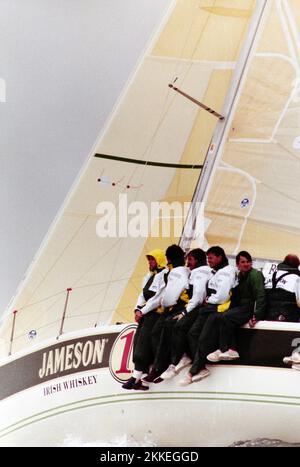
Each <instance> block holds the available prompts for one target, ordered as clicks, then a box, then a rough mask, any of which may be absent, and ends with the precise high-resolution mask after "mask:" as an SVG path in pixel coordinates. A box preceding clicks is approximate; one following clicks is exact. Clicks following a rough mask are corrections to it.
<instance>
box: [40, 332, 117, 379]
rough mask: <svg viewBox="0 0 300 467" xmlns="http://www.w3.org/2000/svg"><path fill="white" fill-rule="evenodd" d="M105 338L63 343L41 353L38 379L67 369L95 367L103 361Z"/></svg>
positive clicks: (58, 373)
mask: <svg viewBox="0 0 300 467" xmlns="http://www.w3.org/2000/svg"><path fill="white" fill-rule="evenodd" d="M107 341H108V340H107V339H104V338H103V339H95V340H87V341H86V342H80V341H79V342H76V343H71V344H68V345H63V346H60V347H58V348H55V349H51V350H48V351H47V352H44V353H43V358H42V365H41V367H40V368H39V371H38V375H39V378H40V379H43V378H45V377H48V376H50V375H51V376H53V375H60V374H61V373H65V372H66V371H69V370H73V371H74V370H82V369H86V368H91V367H97V366H98V365H100V364H101V363H102V362H103V355H104V350H105V346H106V344H107Z"/></svg>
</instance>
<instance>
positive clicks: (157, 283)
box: [135, 269, 167, 310]
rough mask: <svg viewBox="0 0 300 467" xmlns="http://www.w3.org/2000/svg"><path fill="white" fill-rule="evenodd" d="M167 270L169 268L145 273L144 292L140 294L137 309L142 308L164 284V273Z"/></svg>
mask: <svg viewBox="0 0 300 467" xmlns="http://www.w3.org/2000/svg"><path fill="white" fill-rule="evenodd" d="M166 272H167V269H161V270H158V271H157V272H151V271H149V272H148V273H147V274H146V275H145V277H144V279H143V283H142V292H141V293H140V295H139V296H138V299H137V303H136V305H135V309H138V310H140V309H141V308H142V307H143V306H144V305H145V304H146V302H147V301H148V300H149V299H150V298H151V297H153V296H154V295H155V294H156V293H157V292H158V291H159V290H160V288H161V287H163V286H164V274H165V273H166Z"/></svg>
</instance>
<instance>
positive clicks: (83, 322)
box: [1, 0, 297, 355]
mask: <svg viewBox="0 0 300 467" xmlns="http://www.w3.org/2000/svg"><path fill="white" fill-rule="evenodd" d="M262 3H263V4H264V3H267V2H261V1H258V2H256V1H255V0H176V1H174V2H173V4H172V6H171V8H170V10H169V12H168V14H167V16H166V18H165V19H164V20H163V22H162V25H161V26H160V27H159V31H158V32H157V33H156V35H155V37H154V39H153V41H152V43H151V44H150V46H149V48H148V50H147V51H146V53H145V55H144V57H143V60H142V61H141V63H140V64H139V66H138V67H137V70H136V71H135V74H134V76H133V78H132V80H131V81H130V83H129V85H128V86H127V88H126V90H125V92H124V93H123V96H122V98H121V99H120V102H119V104H118V106H117V108H116V110H115V111H114V113H113V115H112V117H111V119H110V121H109V123H108V125H107V127H106V129H105V131H104V132H103V135H102V136H101V138H100V139H99V141H98V142H97V143H96V145H95V147H94V148H93V151H92V153H91V157H90V158H89V160H88V163H87V164H86V166H85V168H84V169H83V171H82V173H81V176H80V178H79V180H78V182H77V184H76V186H75V187H74V189H73V190H72V192H71V193H70V195H69V197H68V199H67V200H66V202H65V204H64V207H63V208H62V210H61V213H60V215H59V217H58V219H57V220H56V222H55V223H54V225H53V227H52V228H51V230H50V233H49V235H48V236H47V238H46V240H45V241H44V243H43V245H42V247H41V249H40V252H39V253H38V254H37V256H36V258H35V260H34V262H33V264H32V265H31V267H30V270H29V272H28V274H27V277H26V278H25V281H24V283H23V285H22V286H21V288H20V290H19V292H18V293H17V295H16V297H15V299H14V300H13V303H12V305H11V307H10V309H9V310H8V313H7V314H6V317H5V320H4V323H3V325H2V333H1V344H2V345H1V353H2V355H7V353H8V352H9V351H13V352H16V351H18V350H20V349H22V348H25V347H28V346H29V345H31V342H37V341H42V340H45V339H47V338H50V337H52V338H53V336H58V335H59V333H60V332H70V331H73V330H78V329H83V328H87V327H91V326H99V325H101V324H103V323H109V322H115V321H123V322H124V321H130V320H132V307H133V305H134V303H135V300H136V297H137V294H138V293H139V289H140V284H141V279H142V277H143V275H144V274H145V254H146V253H147V251H149V249H152V248H153V247H156V248H157V247H159V248H165V247H166V246H167V245H168V244H170V243H172V242H177V241H178V240H179V236H180V233H177V232H176V233H171V234H170V235H169V236H167V237H164V236H163V234H162V232H160V235H158V236H156V237H151V236H150V235H148V234H147V235H148V236H147V235H145V236H143V237H140V236H131V237H130V236H128V235H127V232H126V229H127V226H126V225H127V224H126V222H125V224H126V225H125V224H124V223H123V224H122V223H121V225H120V223H117V225H115V224H110V222H111V220H112V217H113V216H114V210H113V209H112V210H111V211H110V215H108V216H107V224H109V225H112V229H113V230H114V229H115V232H113V233H115V235H112V236H108V237H105V238H104V237H103V236H99V235H97V224H98V221H99V219H100V214H101V212H102V211H101V209H102V207H103V205H102V207H101V208H99V203H101V202H106V203H110V205H109V206H110V207H112V206H115V207H117V209H116V212H117V214H118V215H119V214H120V212H121V213H122V214H124V211H126V207H127V206H129V205H131V206H132V203H136V202H143V203H148V204H149V203H151V202H154V201H159V202H163V201H167V202H168V203H172V202H174V201H176V202H179V203H181V204H182V203H184V202H187V201H190V200H191V199H192V197H193V194H194V191H195V188H196V186H197V183H198V180H199V175H200V172H201V169H200V167H201V166H202V164H203V163H204V161H205V158H206V154H207V149H208V148H209V147H210V143H211V140H212V138H213V135H214V132H215V131H217V132H218V131H220V129H221V128H227V127H226V125H227V122H228V119H229V118H230V116H229V115H228V116H226V117H227V118H225V120H224V121H218V120H217V119H216V117H215V116H214V115H211V114H210V113H208V112H206V111H205V110H203V109H202V108H200V107H199V106H197V105H195V104H194V103H193V102H191V101H190V100H189V99H186V98H184V97H183V96H182V95H180V94H178V93H176V92H174V90H173V89H171V88H170V87H169V86H168V85H169V84H170V83H174V82H176V86H178V88H180V89H182V90H183V91H184V92H185V93H187V94H188V95H190V96H193V98H195V99H196V100H199V101H201V102H203V103H205V104H206V105H207V106H208V107H210V108H212V109H214V110H215V111H216V112H218V113H220V114H222V111H223V107H224V105H225V103H226V96H227V95H228V93H229V91H230V90H232V83H233V76H234V72H235V68H236V64H237V63H238V60H239V57H240V54H241V51H242V49H243V47H245V46H246V47H247V39H248V35H249V29H250V26H251V25H252V22H253V21H254V20H255V21H257V18H256V17H255V13H256V12H257V9H258V8H260V9H261V5H262ZM277 3H278V5H277V8H280V7H281V2H276V4H277ZM282 3H289V5H288V6H289V12H290V10H292V12H294V14H296V13H295V11H296V10H295V5H294V3H295V2H292V1H291V2H282ZM290 4H291V5H290ZM292 7H294V9H293V8H292ZM273 16H274V13H273ZM273 16H272V14H271V16H270V18H269V19H270V21H271V23H272V25H273V23H274V21H275V20H274V18H273ZM294 21H296V19H294ZM265 24H266V26H265V32H264V35H263V36H262V38H264V37H265V42H267V43H270V44H272V45H273V41H272V38H269V39H268V35H270V34H271V32H270V31H272V30H273V28H272V27H271V26H270V27H269V26H268V24H269V22H268V21H267V22H266V23H265ZM275 24H276V21H275ZM284 24H285V25H286V23H284ZM279 25H280V24H279ZM276 40H278V41H279V38H278V37H277V38H276ZM261 44H262V45H261V47H262V48H261V49H260V50H259V53H260V54H265V53H266V52H265V51H264V49H263V41H262V43H261ZM274 53H275V52H272V53H271V55H272V54H274ZM276 53H277V52H276ZM280 53H281V54H282V53H283V51H281V52H280ZM287 53H288V50H287ZM257 60H259V57H257ZM293 60H294V57H293ZM274 61H275V62H276V60H275V57H273V55H272V57H271V58H270V66H271V62H272V63H274ZM261 62H263V60H261ZM282 62H284V65H286V64H287V65H288V66H289V67H290V68H291V65H290V62H291V60H282V61H281V62H280V72H281V68H282V67H283V65H282ZM292 68H293V67H292ZM250 71H251V72H252V75H253V73H254V72H255V69H252V67H251V70H250ZM277 75H279V72H278V71H277V73H276V76H275V77H274V79H270V83H271V84H272V86H273V88H274V89H275V91H277V89H278V88H277V86H279V84H280V85H282V86H286V87H285V88H284V89H287V88H288V84H287V82H286V81H285V80H286V77H287V75H288V72H287V75H286V74H285V77H284V78H285V80H283V79H282V80H281V79H279V76H277ZM249 76H250V78H249V79H251V73H250V75H249ZM288 76H289V75H288ZM294 76H296V75H295V74H294V75H293V76H292V77H293V78H294ZM275 78H277V80H276V81H275ZM258 79H259V76H258ZM283 81H284V83H283ZM277 82H278V84H277ZM248 83H250V81H247V82H246V85H245V92H246V93H249V90H248V88H249V86H250V92H252V90H251V84H248ZM290 83H291V79H290V80H289V84H290ZM260 84H261V81H260ZM263 85H264V83H262V88H263ZM273 88H272V89H273ZM280 89H281V88H280ZM243 95H245V96H247V94H243ZM265 97H266V94H264V96H263V98H265ZM270 97H274V98H275V96H273V94H272V93H271V96H270ZM244 99H245V98H244ZM246 100H247V99H246ZM283 101H284V96H282V95H281V94H280V99H279V97H278V96H277V97H276V102H277V107H276V109H277V112H278V113H277V114H280V105H284V106H285V105H286V102H283ZM243 102H245V100H243V98H241V99H240V106H239V108H238V111H237V113H236V117H235V118H236V121H235V123H234V127H232V128H235V129H234V130H233V129H232V131H231V134H230V136H229V140H228V142H227V145H229V144H232V145H236V146H237V145H238V144H241V148H242V149H241V150H240V152H238V151H235V153H234V154H235V159H234V158H233V159H231V150H230V151H229V150H227V151H225V152H224V155H226V160H225V159H224V162H221V159H220V158H219V163H218V168H217V169H216V170H215V177H214V182H213V186H212V191H211V193H212V195H211V196H210V197H209V199H208V205H207V210H206V217H207V219H208V221H209V222H210V224H209V227H208V230H207V232H206V234H207V240H208V242H209V243H211V244H212V243H216V242H217V243H220V244H222V245H224V246H225V248H227V249H229V250H230V251H229V253H230V252H234V250H235V249H236V248H237V245H238V243H237V242H235V244H234V245H233V243H234V242H232V241H231V237H232V233H228V234H227V231H226V229H227V227H226V225H227V224H228V222H227V217H228V218H230V219H233V221H231V220H230V222H229V223H230V226H229V227H230V228H231V222H233V225H235V224H234V222H235V219H236V218H238V222H239V223H240V224H241V223H244V219H245V217H246V219H247V221H248V223H249V226H250V222H249V219H250V213H249V211H251V213H252V214H254V209H253V208H252V200H253V198H252V195H251V192H250V191H249V190H248V191H247V190H246V188H247V187H248V185H247V183H248V184H249V186H250V187H252V183H250V182H249V176H245V177H244V178H243V176H244V175H243V174H244V173H243V170H244V169H242V168H240V167H238V164H239V163H240V162H241V161H240V160H238V159H239V157H240V153H241V152H243V151H245V150H246V149H245V146H244V145H243V144H244V142H243V141H242V142H240V140H241V139H242V138H244V134H245V130H246V131H248V130H249V129H250V128H249V119H251V115H252V116H253V112H252V114H249V113H248V110H247V109H245V104H243ZM248 102H250V103H251V102H252V103H254V98H253V97H252V96H250V99H248ZM262 104H263V102H262V103H261V105H262ZM289 109H290V108H289ZM292 109H294V107H293V106H292V105H291V110H292ZM254 113H255V114H256V113H257V118H252V126H251V131H252V132H251V138H252V139H253V138H254V139H255V140H256V139H259V135H257V134H256V133H255V128H254V127H256V126H257V125H256V123H258V124H259V125H261V124H262V121H263V116H264V109H260V112H259V111H258V110H256V108H255V109H254ZM267 113H268V112H267ZM271 113H272V112H271ZM275 113H276V112H275ZM277 114H276V115H277ZM272 115H273V114H272ZM280 115H281V114H280ZM288 117H289V121H290V119H291V118H292V115H290V114H289V116H288ZM278 118H279V117H278ZM273 120H274V115H273V118H271V115H269V113H268V121H269V122H273ZM281 120H283V118H282V119H281ZM239 121H242V122H244V123H243V125H241V124H240V123H239ZM277 126H280V125H277ZM285 128H286V127H285ZM268 130H269V127H268V126H267V124H264V131H265V133H264V136H263V138H264V139H268V138H270V135H269V134H268ZM266 135H267V136H266ZM246 136H247V140H248V139H250V136H249V134H248V133H246ZM284 138H285V139H286V135H283V138H282V139H281V144H282V145H283V146H284V141H283V140H284ZM232 140H233V141H232ZM236 140H238V142H237V141H236ZM263 143H265V142H263ZM272 143H273V141H272ZM249 144H250V143H249ZM251 144H252V143H251ZM259 144H261V146H260V147H266V148H267V147H271V146H267V145H266V144H262V143H259ZM273 144H274V143H273ZM247 147H248V146H247ZM250 147H251V148H252V146H250ZM226 148H227V146H226ZM251 152H254V155H255V154H256V153H255V151H252V149H251ZM257 152H258V153H260V149H257ZM246 153H247V152H246ZM290 153H291V151H290ZM290 153H289V156H288V157H289V158H290V160H292V158H293V160H294V159H295V160H296V159H297V154H296V150H295V151H294V152H293V151H292V155H291V154H290ZM248 154H249V149H248ZM272 154H273V152H272ZM208 157H209V153H208ZM249 157H250V156H249ZM251 157H252V154H251ZM247 159H248V157H247ZM234 164H236V167H235V169H234V170H233V169H231V167H233V166H234ZM252 165H253V166H255V162H254V163H252ZM199 166H200V167H199ZM292 170H293V169H292ZM226 171H227V172H228V176H227V172H226ZM219 174H221V178H220V177H219V179H218V176H219ZM251 176H252V174H251ZM291 176H292V177H295V178H296V176H295V172H294V174H292V175H291ZM239 177H241V178H243V180H244V179H245V180H246V182H244V181H243V183H242V186H241V187H240V190H239V191H238V190H237V188H236V186H235V187H234V188H232V186H233V185H232V184H233V183H234V184H235V185H238V183H236V181H237V182H238V181H239ZM253 177H254V175H253ZM271 178H272V177H271ZM218 180H220V181H218ZM266 183H267V182H266ZM244 186H245V189H244ZM220 187H222V189H224V192H223V191H222V192H221V191H220V190H219V188H220ZM280 189H281V188H280ZM295 190H296V188H295ZM241 191H242V193H241V194H240V192H241ZM214 193H215V194H214ZM125 195H126V203H127V205H126V206H125V204H122V202H121V205H120V199H121V200H123V199H125V198H122V196H125ZM293 196H294V194H293ZM241 197H242V198H243V199H246V198H247V199H249V200H250V201H249V205H248V204H247V205H246V207H245V208H244V211H243V214H242V215H241V214H240V212H239V209H237V210H234V209H233V208H231V205H234V202H236V199H238V208H239V207H240V204H239V203H240V202H241V200H240V198H241ZM134 206H135V207H136V208H137V206H138V205H136V204H135V205H134ZM245 212H246V213H249V214H248V216H245ZM227 213H228V216H227ZM102 214H103V212H102ZM129 214H130V213H129ZM132 214H134V212H131V215H132ZM294 215H295V216H296V211H295V213H294ZM129 217H130V216H129ZM169 217H170V218H172V217H173V218H174V217H176V215H172V213H170V215H169ZM270 217H271V216H270ZM219 219H221V220H222V222H220V223H219V221H218V220H219ZM257 219H258V220H259V217H258V218H257ZM131 220H132V224H134V222H136V221H135V220H134V219H131ZM169 220H170V219H159V216H158V218H157V219H156V221H155V222H157V223H159V222H161V221H162V223H163V224H164V223H165V222H169ZM223 220H225V222H223ZM171 221H174V219H171ZM294 221H295V222H296V219H294ZM129 222H130V219H129ZM226 222H227V224H226ZM268 222H269V223H270V222H271V220H269V221H268ZM272 222H273V223H274V219H273V220H272ZM131 227H134V225H131ZM236 231H237V237H238V238H239V233H240V231H238V229H236ZM244 231H245V232H246V228H245V229H244ZM247 232H248V230H247ZM228 239H229V240H228ZM230 241H231V243H230ZM238 246H239V245H238ZM241 246H244V243H241ZM251 246H252V245H250V244H249V249H250V250H251V251H253V248H250V247H251ZM258 248H259V247H258ZM256 253H257V250H255V254H256ZM264 254H265V255H266V254H268V251H264ZM70 289H72V290H70ZM14 311H16V313H13V312H14ZM63 313H64V316H65V320H64V323H63V327H61V324H62V321H61V320H62V315H63ZM13 324H14V327H13V329H12V325H13ZM12 331H13V332H12ZM34 336H35V337H36V338H35V339H33V340H30V338H31V337H34Z"/></svg>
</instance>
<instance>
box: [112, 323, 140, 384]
mask: <svg viewBox="0 0 300 467" xmlns="http://www.w3.org/2000/svg"><path fill="white" fill-rule="evenodd" d="M136 328H137V325H136V324H130V325H129V326H127V327H126V328H125V329H123V331H122V332H121V333H120V334H119V335H118V337H117V339H116V340H115V342H114V345H113V347H112V349H111V353H110V358H109V369H110V372H111V375H112V376H113V378H114V379H116V380H117V381H118V382H119V383H124V382H125V381H127V380H128V379H129V378H130V376H131V374H132V371H133V368H134V364H133V361H132V352H133V341H134V335H135V332H136Z"/></svg>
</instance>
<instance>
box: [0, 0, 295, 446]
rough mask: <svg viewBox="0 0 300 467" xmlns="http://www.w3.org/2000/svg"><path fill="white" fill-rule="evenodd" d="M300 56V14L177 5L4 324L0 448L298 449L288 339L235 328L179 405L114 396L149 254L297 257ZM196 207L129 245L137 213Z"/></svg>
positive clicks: (174, 395) (218, 0)
mask: <svg viewBox="0 0 300 467" xmlns="http://www.w3.org/2000/svg"><path fill="white" fill-rule="evenodd" d="M299 44H300V15H299V9H298V0H174V1H173V3H172V5H171V7H170V9H169V11H168V13H167V14H166V16H165V17H164V18H163V20H162V22H161V24H160V26H159V28H158V31H157V32H156V33H155V35H154V37H153V40H152V42H151V44H150V45H149V47H148V48H147V50H146V52H145V54H144V57H143V59H142V60H141V62H140V63H139V65H138V66H137V68H136V70H135V72H134V75H133V77H132V79H131V80H130V82H129V84H128V85H127V87H126V89H125V90H124V92H123V94H122V96H121V98H120V100H119V103H118V105H117V106H116V108H115V109H114V111H113V113H112V116H111V118H110V120H109V122H108V124H107V125H106V127H105V129H104V130H103V132H102V134H101V135H100V136H99V139H98V141H97V142H96V144H95V146H94V147H93V149H92V151H91V154H90V156H89V158H88V161H87V163H86V165H85V166H84V168H83V169H82V171H81V173H80V174H79V176H78V179H77V181H76V183H75V184H74V186H73V188H72V190H71V192H70V194H69V196H68V197H67V199H66V201H65V202H64V204H63V206H62V208H61V210H60V212H59V214H58V216H57V218H56V219H55V221H54V222H53V225H52V226H51V228H50V231H49V233H48V235H47V237H46V238H45V240H44V242H43V244H42V245H41V247H40V250H39V251H38V253H37V255H36V256H35V258H34V259H33V262H32V264H31V266H30V268H29V270H28V272H27V275H26V277H25V279H24V281H23V283H22V284H21V286H20V287H19V290H18V291H17V293H16V295H15V297H14V299H13V300H12V303H11V305H10V307H9V309H8V310H7V312H6V314H5V316H4V317H3V319H2V323H1V329H0V356H1V360H0V377H1V386H0V409H1V410H0V412H1V419H0V445H3V446H56V445H59V444H61V443H62V440H64V439H65V438H66V437H68V436H73V437H74V438H79V439H80V440H81V442H82V443H84V442H92V441H97V440H102V441H107V442H109V441H111V440H113V439H115V438H116V437H119V436H122V435H124V434H125V433H127V434H128V435H130V436H132V437H133V438H134V439H135V440H136V441H140V442H142V441H143V440H144V439H145V437H147V438H148V439H149V438H150V439H151V440H152V442H153V443H155V444H158V445H160V446H210V445H211V446H226V445H229V444H231V443H232V442H234V441H238V440H241V439H251V438H257V437H268V438H280V439H282V440H284V441H289V442H296V441H299V435H298V433H299V430H300V396H299V394H298V390H297V387H298V386H299V378H300V374H299V372H297V371H295V370H293V369H291V368H288V367H286V365H284V363H283V362H282V358H283V357H284V356H285V355H290V354H291V353H292V351H293V350H297V348H298V346H299V344H300V325H298V324H297V323H284V322H283V323H280V322H274V323H272V322H260V323H258V324H257V326H256V327H255V328H254V329H247V328H245V329H241V330H240V332H239V352H240V355H241V358H240V359H239V360H238V361H236V362H234V363H227V362H223V363H222V364H215V365H210V369H211V376H210V377H209V378H207V379H205V380H203V381H201V382H198V383H194V384H192V385H190V386H188V387H186V388H181V387H180V386H179V384H178V378H181V376H180V377H176V378H174V379H172V380H171V381H164V382H162V383H160V384H157V385H154V384H153V385H152V386H151V389H150V391H148V392H147V393H145V392H142V391H125V390H123V389H122V387H121V384H120V383H122V382H124V381H125V380H127V379H128V378H129V377H130V375H131V371H132V362H131V354H132V344H133V337H134V333H135V328H136V325H135V324H133V323H132V321H133V311H132V310H133V308H134V306H135V302H136V298H137V295H138V293H139V291H140V287H141V280H142V277H143V276H144V275H145V272H146V271H145V255H146V254H147V252H149V251H150V250H152V249H154V248H162V249H164V248H165V247H167V246H168V245H170V244H171V243H175V242H179V243H180V244H181V245H182V247H183V248H184V249H185V250H186V251H187V250H188V249H189V248H192V247H195V246H200V247H203V248H206V247H207V246H211V245H216V244H219V245H221V246H222V247H223V248H224V249H225V251H226V253H227V254H228V255H231V256H234V255H236V253H237V252H238V251H239V250H242V249H243V250H248V251H249V252H250V253H251V254H252V256H253V257H255V258H256V264H257V265H258V267H272V268H274V267H276V263H278V262H279V261H280V260H281V259H282V258H284V256H285V255H286V254H287V253H289V252H296V253H297V247H298V245H299V238H300V229H299V227H300V218H299V217H300V210H299V202H300V188H299V162H300V152H299V151H300V125H299V123H300V104H299V102H300V80H299V76H300V74H299V70H300V45H299ZM200 104H201V105H200ZM205 107H206V108H205ZM207 108H208V109H210V110H211V111H207ZM125 200H126V203H127V204H125ZM191 200H192V204H191V208H190V211H189V212H188V213H187V214H186V215H185V216H183V217H184V219H183V221H184V229H183V233H182V235H180V234H178V233H177V232H173V231H172V232H170V234H169V235H167V236H166V235H164V234H163V228H164V226H165V224H167V223H171V224H172V222H173V221H174V220H175V217H176V215H175V214H174V213H173V214H172V213H171V212H170V213H169V215H168V216H160V215H159V214H158V216H157V218H155V219H154V220H153V219H152V221H153V224H155V225H156V227H157V226H158V227H159V228H158V231H159V234H158V235H151V232H149V231H148V233H147V234H146V235H131V236H130V235H128V229H127V227H129V224H130V223H131V228H132V229H133V230H135V229H134V227H135V226H136V223H137V220H136V219H135V218H132V217H130V216H132V215H134V214H136V211H134V209H138V207H139V206H140V204H137V203H144V204H146V205H147V203H148V204H149V205H150V203H153V202H160V203H163V202H165V203H168V204H169V205H171V204H172V203H179V205H182V204H183V203H186V202H190V201H191ZM103 203H106V204H103ZM134 203H135V204H134ZM129 205H130V206H134V209H133V210H132V211H130V209H129V210H127V206H129ZM195 206H196V208H195ZM197 206H198V207H197ZM199 206H203V209H204V211H203V213H202V211H201V208H200V207H199ZM104 208H105V209H106V211H105V209H104ZM195 213H196V216H195ZM121 214H122V216H124V215H125V221H124V217H122V216H121ZM202 214H203V225H204V230H203V235H196V234H195V230H194V229H193V227H194V224H195V222H196V219H197V216H200V215H202ZM116 215H117V217H118V216H119V217H118V219H120V217H122V222H119V223H118V222H116V223H112V224H111V219H114V218H115V217H114V216H116ZM126 215H127V218H126ZM103 217H104V221H103ZM118 219H117V220H118ZM108 225H109V226H110V228H109V229H108V228H107V230H109V232H107V235H106V236H105V235H103V230H105V229H106V227H107V226H108ZM152 227H153V225H152ZM149 230H151V229H149ZM99 232H100V234H99ZM193 232H194V234H193ZM266 263H267V264H266ZM186 371H188V370H186ZM291 428H293V429H291Z"/></svg>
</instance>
